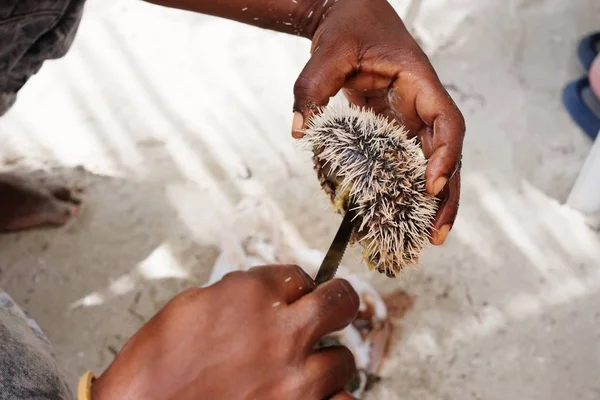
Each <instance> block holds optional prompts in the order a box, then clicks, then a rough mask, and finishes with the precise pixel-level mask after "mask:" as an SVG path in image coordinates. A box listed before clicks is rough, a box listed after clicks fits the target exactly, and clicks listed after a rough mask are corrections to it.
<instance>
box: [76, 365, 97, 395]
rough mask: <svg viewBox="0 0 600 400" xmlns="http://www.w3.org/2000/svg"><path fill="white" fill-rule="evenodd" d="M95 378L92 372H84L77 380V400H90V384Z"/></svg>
mask: <svg viewBox="0 0 600 400" xmlns="http://www.w3.org/2000/svg"><path fill="white" fill-rule="evenodd" d="M94 379H96V377H95V376H94V373H93V372H90V371H88V372H86V373H85V374H83V375H82V376H81V378H80V379H79V385H78V386H77V400H92V382H94Z"/></svg>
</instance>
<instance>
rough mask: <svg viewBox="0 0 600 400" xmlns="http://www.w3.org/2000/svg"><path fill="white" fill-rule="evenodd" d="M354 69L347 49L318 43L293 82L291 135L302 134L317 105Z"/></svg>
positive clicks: (323, 103) (338, 87)
mask: <svg viewBox="0 0 600 400" xmlns="http://www.w3.org/2000/svg"><path fill="white" fill-rule="evenodd" d="M353 71H354V67H353V64H352V63H351V62H350V57H348V56H347V55H346V52H345V51H344V50H343V49H341V48H339V47H334V46H325V45H321V46H317V47H316V48H315V50H314V52H313V54H312V56H311V58H310V60H308V63H307V64H306V66H305V67H304V69H303V70H302V72H301V73H300V76H299V77H298V79H297V80H296V84H295V85H294V120H293V123H292V135H293V136H294V137H296V138H298V137H302V132H301V131H302V129H303V128H304V127H305V123H306V121H307V120H308V118H309V117H310V116H311V114H312V113H313V112H314V111H315V110H316V108H317V107H321V106H325V105H327V103H328V102H329V98H331V97H333V96H335V95H336V94H337V93H338V92H339V91H340V89H341V88H342V86H343V85H344V82H345V81H346V78H347V77H348V76H350V75H351V74H352V72H353Z"/></svg>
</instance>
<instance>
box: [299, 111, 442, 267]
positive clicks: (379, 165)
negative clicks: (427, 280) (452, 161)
mask: <svg viewBox="0 0 600 400" xmlns="http://www.w3.org/2000/svg"><path fill="white" fill-rule="evenodd" d="M304 134H305V136H304V138H303V139H302V140H303V141H304V143H306V144H308V145H310V147H311V148H312V150H313V152H314V157H313V161H314V165H315V170H316V172H317V176H318V178H319V182H320V184H321V186H322V187H323V189H324V191H325V192H326V193H327V194H328V195H329V197H330V199H331V202H332V204H333V206H334V208H335V210H336V211H337V212H339V213H341V214H343V213H345V211H346V208H347V206H348V204H349V203H352V204H353V206H354V207H355V209H356V211H357V223H356V227H355V230H354V235H353V236H354V237H353V240H354V241H357V242H358V243H360V244H361V245H362V246H363V248H364V252H363V257H364V259H365V261H366V262H367V264H368V265H369V268H371V269H373V268H374V269H376V270H377V271H379V272H381V273H385V274H387V275H388V276H390V277H394V276H396V275H397V273H398V272H400V271H401V270H402V269H403V268H404V267H406V266H408V265H414V264H417V263H418V261H419V256H420V254H421V252H422V250H423V248H424V247H425V245H426V243H427V242H428V239H429V234H430V233H429V232H430V229H431V224H432V221H433V218H434V216H435V213H436V211H437V208H438V202H437V199H436V198H435V197H434V196H431V195H430V194H428V193H427V192H426V191H425V168H426V166H427V160H426V159H425V157H424V155H423V152H422V151H421V148H420V147H419V143H418V142H417V141H416V139H414V138H413V139H408V137H407V132H406V129H405V128H404V127H402V126H399V125H398V124H397V123H395V122H391V121H388V120H387V119H386V118H385V117H381V116H378V115H376V114H375V113H373V112H372V111H371V110H366V109H363V108H359V107H356V106H349V105H343V104H335V105H332V106H328V107H325V108H323V109H321V110H320V111H319V112H318V113H317V114H316V115H315V116H314V117H312V118H311V119H310V120H309V121H308V123H307V129H306V130H305V132H304Z"/></svg>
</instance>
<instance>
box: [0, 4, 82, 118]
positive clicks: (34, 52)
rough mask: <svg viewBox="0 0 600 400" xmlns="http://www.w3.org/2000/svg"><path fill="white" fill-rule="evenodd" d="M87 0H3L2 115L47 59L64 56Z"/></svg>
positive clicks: (0, 34) (0, 48) (0, 22)
mask: <svg viewBox="0 0 600 400" xmlns="http://www.w3.org/2000/svg"><path fill="white" fill-rule="evenodd" d="M84 2H85V0H0V115H3V114H4V113H5V112H6V111H7V110H8V109H9V108H10V107H11V106H12V105H13V103H14V102H15V100H16V97H17V93H18V92H19V90H20V89H21V88H22V87H23V85H24V84H25V83H26V82H27V80H28V79H29V78H30V77H31V76H32V75H33V74H35V73H36V72H38V71H39V69H40V68H41V66H42V64H43V63H44V61H45V60H50V59H56V58H60V57H62V56H64V55H65V54H66V53H67V51H68V50H69V48H70V47H71V44H72V43H73V39H74V37H75V32H76V30H77V27H78V26H79V21H80V20H81V13H82V11H83V4H84Z"/></svg>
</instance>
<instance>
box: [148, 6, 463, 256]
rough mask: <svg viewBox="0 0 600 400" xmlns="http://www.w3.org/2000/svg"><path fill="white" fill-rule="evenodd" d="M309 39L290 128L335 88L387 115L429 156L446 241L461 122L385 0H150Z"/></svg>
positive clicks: (430, 182)
mask: <svg viewBox="0 0 600 400" xmlns="http://www.w3.org/2000/svg"><path fill="white" fill-rule="evenodd" d="M152 1H153V2H155V3H157V4H161V5H164V6H168V7H176V8H182V9H186V10H191V11H196V12H200V13H204V14H210V15H215V16H219V17H223V18H228V19H232V20H236V21H240V22H244V23H248V24H252V25H255V26H260V27H263V28H268V29H272V30H276V31H280V32H287V33H292V34H298V35H302V36H304V37H306V38H309V39H310V40H311V41H312V51H311V53H312V56H311V58H310V60H309V61H308V63H307V64H306V66H305V67H304V69H303V71H302V73H301V74H300V76H299V77H298V80H297V81H296V85H295V87H294V96H295V101H294V112H295V114H294V122H293V126H292V134H293V135H294V136H295V137H298V136H301V135H302V133H301V131H302V129H303V128H304V127H305V121H306V120H307V119H308V118H309V117H310V115H311V113H312V112H313V110H314V109H315V106H324V105H326V104H327V103H328V101H329V99H330V98H331V97H333V96H335V95H336V94H337V93H338V92H339V91H340V90H343V91H344V94H345V95H346V97H347V98H348V100H349V101H350V102H352V103H354V104H356V105H358V106H366V107H368V108H371V109H373V111H375V112H377V113H379V114H382V115H385V116H387V117H388V118H390V119H395V120H397V121H398V122H400V123H401V124H402V125H404V126H405V127H406V128H407V129H408V131H409V133H410V134H411V135H412V136H417V137H418V138H419V139H420V141H421V144H422V147H423V151H424V153H425V156H426V157H427V158H428V159H429V163H428V166H427V171H426V173H425V178H426V184H425V187H426V189H427V191H428V192H429V193H431V194H433V195H435V196H438V197H439V198H440V200H441V206H440V209H439V210H438V214H437V216H436V218H435V220H434V222H433V226H432V231H431V242H432V243H433V244H435V245H441V244H443V243H444V241H445V240H446V237H447V236H448V233H449V231H450V229H451V228H452V225H453V224H454V220H455V219H456V215H457V212H458V202H459V197H460V159H461V152H462V145H463V139H464V134H465V121H464V118H463V116H462V114H461V113H460V111H459V110H458V108H457V107H456V105H455V104H454V101H453V100H452V98H451V97H450V95H449V94H448V92H447V91H446V90H445V88H444V86H443V85H442V83H441V82H440V80H439V78H438V76H437V74H436V72H435V70H434V69H433V67H432V66H431V63H430V62H429V59H428V58H427V56H426V55H425V54H424V53H423V51H422V50H421V48H420V47H419V45H418V44H417V43H416V42H415V40H414V39H413V38H412V36H411V35H410V34H409V33H408V31H407V30H406V27H405V26H404V24H403V22H402V20H401V19H400V17H399V16H398V14H396V12H395V11H394V9H393V7H392V6H391V5H390V4H389V3H388V2H387V1H386V0H217V1H213V0H152Z"/></svg>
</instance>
